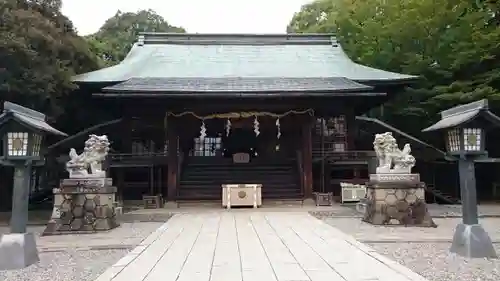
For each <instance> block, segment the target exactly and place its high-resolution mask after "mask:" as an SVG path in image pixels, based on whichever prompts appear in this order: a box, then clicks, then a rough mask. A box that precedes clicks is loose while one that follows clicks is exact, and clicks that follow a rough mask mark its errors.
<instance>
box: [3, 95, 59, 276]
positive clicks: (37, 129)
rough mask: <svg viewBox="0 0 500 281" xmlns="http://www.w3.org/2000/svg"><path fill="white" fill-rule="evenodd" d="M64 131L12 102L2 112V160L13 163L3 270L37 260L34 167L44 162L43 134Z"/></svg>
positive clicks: (25, 265) (38, 113) (9, 163)
mask: <svg viewBox="0 0 500 281" xmlns="http://www.w3.org/2000/svg"><path fill="white" fill-rule="evenodd" d="M46 134H55V135H59V136H66V134H65V133H63V132H61V131H59V130H57V129H55V128H53V127H51V126H50V125H49V124H47V123H46V122H45V115H44V114H42V113H40V112H37V111H34V110H31V109H28V108H25V107H22V106H20V105H17V104H13V103H10V102H5V103H4V109H3V112H2V114H1V115H0V135H1V137H2V149H1V153H0V162H1V164H2V165H4V166H12V167H14V187H13V196H12V215H11V220H10V234H5V235H3V236H2V238H1V241H0V270H10V269H20V268H24V267H27V266H29V265H31V264H33V263H36V262H38V260H39V259H38V252H37V248H36V242H35V237H34V236H33V234H32V233H27V232H26V225H27V223H28V203H29V192H30V181H31V168H32V167H33V166H36V165H41V164H43V160H44V159H43V155H42V153H41V151H42V148H43V147H42V145H43V136H44V135H46Z"/></svg>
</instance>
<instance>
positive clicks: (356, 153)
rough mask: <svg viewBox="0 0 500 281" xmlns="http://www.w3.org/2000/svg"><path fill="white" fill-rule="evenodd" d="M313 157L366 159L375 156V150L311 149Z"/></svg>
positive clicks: (341, 159) (343, 159) (351, 159)
mask: <svg viewBox="0 0 500 281" xmlns="http://www.w3.org/2000/svg"><path fill="white" fill-rule="evenodd" d="M312 154H313V159H322V158H323V157H324V158H325V160H328V161H367V160H368V159H370V158H372V157H375V152H374V151H371V150H350V151H332V150H330V151H328V150H325V151H321V149H313V152H312Z"/></svg>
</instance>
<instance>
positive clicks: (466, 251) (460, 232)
mask: <svg viewBox="0 0 500 281" xmlns="http://www.w3.org/2000/svg"><path fill="white" fill-rule="evenodd" d="M450 252H452V253H456V254H458V255H460V256H463V257H467V258H498V256H497V253H496V251H495V248H494V247H493V244H492V242H491V238H490V236H489V235H488V233H487V232H486V231H485V230H484V229H483V227H482V226H481V225H479V224H473V225H466V224H459V225H457V227H456V228H455V234H454V235H453V242H452V244H451V248H450Z"/></svg>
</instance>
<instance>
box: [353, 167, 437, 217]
mask: <svg viewBox="0 0 500 281" xmlns="http://www.w3.org/2000/svg"><path fill="white" fill-rule="evenodd" d="M424 186H425V184H424V183H423V182H420V176H419V174H372V175H370V181H369V182H368V183H367V184H366V188H367V194H366V201H365V204H366V205H365V207H366V209H365V213H364V216H363V221H365V222H368V223H371V224H376V225H390V224H397V225H406V226H410V225H411V226H423V227H436V226H437V225H436V224H435V223H434V221H433V220H432V218H431V216H430V215H429V212H428V210H427V205H426V203H425V191H424Z"/></svg>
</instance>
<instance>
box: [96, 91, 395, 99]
mask: <svg viewBox="0 0 500 281" xmlns="http://www.w3.org/2000/svg"><path fill="white" fill-rule="evenodd" d="M92 95H93V96H97V97H123V98H139V97H158V98H161V97H170V98H199V97H203V98H292V97H295V98H297V97H353V96H358V97H359V96H362V97H363V96H364V97H373V96H386V95H387V93H381V92H363V91H359V92H357V91H354V92H353V91H350V92H347V91H346V92H332V91H314V92H313V91H310V92H304V91H302V92H299V91H295V92H277V91H276V92H241V91H238V92H215V91H211V92H201V91H198V92H165V91H162V92H158V91H157V92H99V93H93V94H92Z"/></svg>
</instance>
